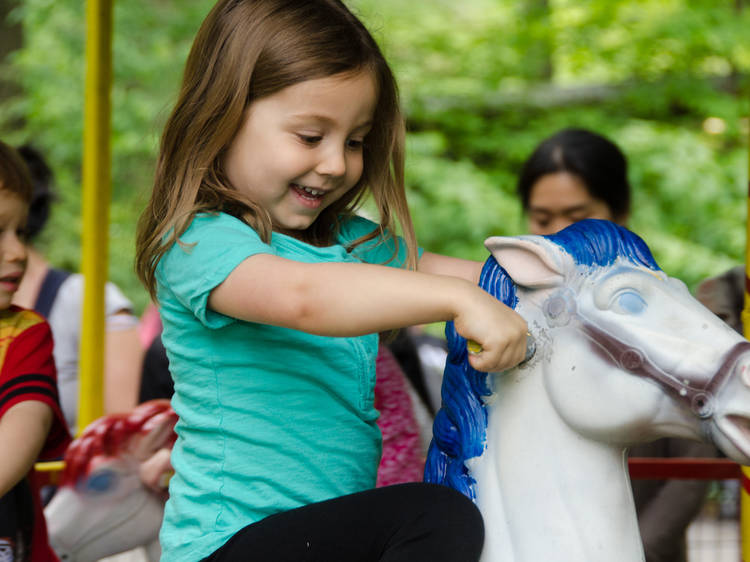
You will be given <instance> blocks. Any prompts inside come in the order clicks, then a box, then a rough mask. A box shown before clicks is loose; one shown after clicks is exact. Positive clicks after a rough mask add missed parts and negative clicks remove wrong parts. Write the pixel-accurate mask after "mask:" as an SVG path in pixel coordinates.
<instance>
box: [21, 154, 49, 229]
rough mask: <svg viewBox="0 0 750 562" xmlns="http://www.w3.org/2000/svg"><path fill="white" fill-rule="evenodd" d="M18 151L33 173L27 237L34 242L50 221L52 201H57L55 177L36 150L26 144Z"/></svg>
mask: <svg viewBox="0 0 750 562" xmlns="http://www.w3.org/2000/svg"><path fill="white" fill-rule="evenodd" d="M16 150H17V152H18V154H19V155H20V156H21V158H22V159H23V161H24V162H25V163H26V167H28V169H29V172H30V173H31V185H32V191H31V204H30V206H29V219H28V222H27V224H26V235H27V237H28V239H29V240H34V238H36V237H37V235H38V234H39V233H40V232H41V231H42V230H43V229H44V225H46V224H47V219H49V215H50V208H51V206H52V201H54V199H55V192H54V190H53V188H52V185H53V183H54V176H53V174H52V170H51V169H50V167H49V166H48V165H47V162H46V161H45V160H44V156H42V153H41V152H39V151H38V150H37V149H36V148H34V147H32V146H30V145H28V144H24V145H22V146H19V147H18V148H17V149H16Z"/></svg>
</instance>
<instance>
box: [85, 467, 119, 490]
mask: <svg viewBox="0 0 750 562" xmlns="http://www.w3.org/2000/svg"><path fill="white" fill-rule="evenodd" d="M116 483H117V473H116V472H115V471H114V470H109V469H103V470H97V471H96V472H94V473H92V474H91V475H89V477H88V478H86V479H85V480H84V481H83V482H82V483H81V484H80V485H79V487H80V489H81V490H82V491H83V492H87V493H92V494H101V493H103V492H106V491H108V490H111V489H112V488H113V487H114V486H115V484H116Z"/></svg>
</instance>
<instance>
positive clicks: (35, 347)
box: [0, 313, 70, 459]
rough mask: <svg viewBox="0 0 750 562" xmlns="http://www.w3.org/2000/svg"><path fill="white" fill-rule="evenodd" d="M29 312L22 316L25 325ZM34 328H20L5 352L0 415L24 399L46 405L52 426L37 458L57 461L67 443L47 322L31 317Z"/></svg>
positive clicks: (68, 439) (66, 431)
mask: <svg viewBox="0 0 750 562" xmlns="http://www.w3.org/2000/svg"><path fill="white" fill-rule="evenodd" d="M30 316H31V313H29V314H25V318H24V323H28V320H27V319H28V318H29V317H30ZM31 318H32V322H34V323H33V325H31V326H29V327H25V326H24V328H23V329H21V330H20V331H19V332H18V333H17V334H15V335H14V336H13V340H12V341H11V343H10V345H8V347H7V348H6V349H5V357H4V358H3V361H2V369H1V370H0V416H2V415H3V414H5V412H6V411H8V410H9V409H10V408H11V407H12V406H14V405H15V404H18V403H20V402H24V401H26V400H35V401H38V402H43V403H44V404H47V405H48V406H49V407H50V408H51V409H52V412H53V421H52V427H51V428H50V431H49V433H48V434H47V440H46V442H45V444H44V447H43V448H42V452H41V453H40V455H39V457H40V459H51V458H57V457H59V456H61V455H62V453H63V452H64V451H65V448H66V447H67V446H68V443H69V442H70V435H69V433H68V429H67V425H66V423H65V418H64V417H63V414H62V411H61V409H60V402H59V396H58V392H57V379H56V374H55V362H54V359H53V357H52V332H51V331H50V327H49V324H47V322H46V321H44V320H43V319H41V317H37V318H38V320H37V321H35V319H34V318H33V317H31Z"/></svg>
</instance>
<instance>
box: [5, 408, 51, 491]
mask: <svg viewBox="0 0 750 562" xmlns="http://www.w3.org/2000/svg"><path fill="white" fill-rule="evenodd" d="M51 426H52V408H50V407H49V406H48V405H47V404H45V403H44V402H39V401H37V400H27V401H24V402H19V403H18V404H15V405H14V406H11V407H10V408H9V409H8V411H7V412H5V414H3V417H2V418H0V451H4V453H3V462H1V463H0V497H2V496H4V495H5V494H6V493H7V492H8V491H10V490H11V489H12V488H13V486H15V485H16V484H17V483H18V482H19V481H20V480H21V479H22V478H23V477H24V476H26V474H27V473H28V472H29V469H31V467H32V466H33V465H34V462H35V461H36V459H37V457H38V456H39V452H40V451H41V450H42V446H43V445H44V442H45V440H46V439H47V433H48V432H49V429H50V427H51Z"/></svg>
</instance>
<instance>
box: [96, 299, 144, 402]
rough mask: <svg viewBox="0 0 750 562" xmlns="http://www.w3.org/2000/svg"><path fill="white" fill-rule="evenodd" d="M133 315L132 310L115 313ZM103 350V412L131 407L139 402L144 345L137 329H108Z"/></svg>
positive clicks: (115, 316) (116, 315)
mask: <svg viewBox="0 0 750 562" xmlns="http://www.w3.org/2000/svg"><path fill="white" fill-rule="evenodd" d="M125 315H127V316H128V317H129V316H130V312H121V313H118V314H115V315H113V317H114V318H117V317H118V316H125ZM105 345H106V348H105V351H106V353H105V354H104V413H105V414H112V413H117V412H126V411H128V410H132V409H133V408H135V407H136V405H137V404H138V390H139V385H140V382H141V366H142V365H143V354H144V352H143V346H142V345H141V340H140V338H139V337H138V329H137V327H135V326H133V327H132V328H125V329H119V328H113V329H108V330H107V333H106V340H105Z"/></svg>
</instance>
